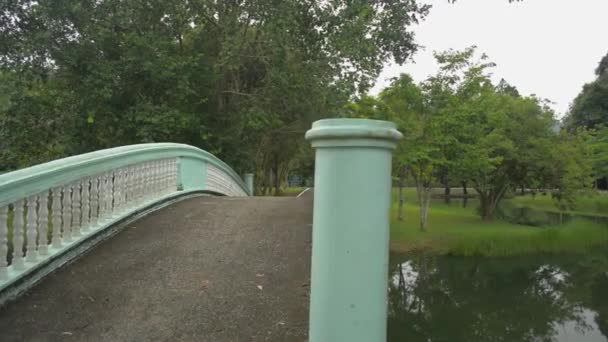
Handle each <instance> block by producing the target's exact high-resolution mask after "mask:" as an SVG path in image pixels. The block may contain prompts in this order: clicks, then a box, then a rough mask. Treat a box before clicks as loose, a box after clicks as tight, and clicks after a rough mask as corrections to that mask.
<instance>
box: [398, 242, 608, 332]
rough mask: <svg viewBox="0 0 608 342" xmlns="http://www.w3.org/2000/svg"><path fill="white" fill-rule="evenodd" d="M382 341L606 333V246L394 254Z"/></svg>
mask: <svg viewBox="0 0 608 342" xmlns="http://www.w3.org/2000/svg"><path fill="white" fill-rule="evenodd" d="M390 280H391V281H390V286H389V298H390V303H389V330H388V333H389V341H394V342H397V341H399V342H401V341H408V342H409V341H425V342H428V341H454V342H458V341H467V342H476V341H555V342H565V341H589V342H606V341H608V337H607V336H608V254H603V255H595V256H593V257H591V256H589V257H584V258H583V257H578V258H570V259H564V258H560V259H556V258H541V257H536V258H509V259H506V258H502V259H489V258H486V259H473V258H456V257H429V256H393V257H392V262H391V278H390Z"/></svg>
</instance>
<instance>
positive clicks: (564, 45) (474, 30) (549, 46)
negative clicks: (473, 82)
mask: <svg viewBox="0 0 608 342" xmlns="http://www.w3.org/2000/svg"><path fill="white" fill-rule="evenodd" d="M422 2H423V3H429V4H431V5H433V8H431V10H430V13H429V15H428V16H427V17H426V20H424V21H423V22H421V23H420V24H419V25H418V26H413V27H412V29H413V30H414V32H415V33H416V41H417V43H418V44H420V45H422V46H423V48H422V49H421V50H420V51H419V52H417V53H416V55H415V56H414V61H413V62H411V61H410V62H407V63H406V64H405V65H403V66H398V65H395V64H390V63H389V64H387V65H385V66H384V70H383V71H382V73H381V74H380V77H379V78H378V80H377V82H376V84H375V86H374V87H373V88H372V90H371V93H372V94H374V95H375V94H377V93H378V92H379V91H380V90H381V89H382V88H384V87H386V86H388V85H389V84H390V79H391V78H392V77H396V76H398V75H399V74H400V73H403V72H405V73H409V74H410V75H411V76H412V77H413V78H414V79H415V80H416V81H423V80H424V79H426V78H427V77H428V76H429V75H431V74H433V73H435V71H436V70H437V64H436V63H435V62H434V58H433V54H432V53H433V51H444V50H447V49H449V48H453V49H456V50H462V49H464V48H466V47H468V46H471V45H476V46H477V50H478V52H479V53H486V54H487V55H488V57H489V60H490V61H492V62H494V63H496V64H497V67H496V68H494V70H493V79H495V81H499V80H500V79H501V78H504V79H505V80H507V82H509V83H510V84H511V85H514V86H516V87H517V89H518V90H519V92H520V93H521V94H523V95H531V94H536V95H537V96H538V97H541V98H546V99H548V100H550V101H552V102H554V104H553V105H552V107H553V108H554V109H555V111H556V113H557V116H558V117H562V116H563V115H564V114H565V113H566V112H567V111H568V108H569V106H570V103H571V102H572V100H573V99H574V98H575V97H576V95H578V93H579V92H580V91H581V89H582V87H583V85H584V84H585V83H588V82H591V81H593V80H594V79H595V74H594V71H595V68H596V67H597V65H598V63H599V61H600V60H601V58H602V57H603V56H604V55H606V54H607V53H608V19H607V18H608V0H524V1H523V2H514V3H509V2H508V0H457V2H456V3H455V4H450V3H448V0H422Z"/></svg>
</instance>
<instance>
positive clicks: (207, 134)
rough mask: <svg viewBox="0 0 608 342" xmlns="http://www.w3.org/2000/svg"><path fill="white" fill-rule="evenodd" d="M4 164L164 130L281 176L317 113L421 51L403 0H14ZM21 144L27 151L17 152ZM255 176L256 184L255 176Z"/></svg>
mask: <svg viewBox="0 0 608 342" xmlns="http://www.w3.org/2000/svg"><path fill="white" fill-rule="evenodd" d="M3 4H4V5H3V10H2V11H0V34H1V35H2V39H0V69H1V71H0V78H1V79H2V80H6V79H10V80H11V81H10V86H8V84H9V83H4V81H3V84H4V85H6V86H5V87H10V88H11V89H13V90H14V92H12V93H9V94H6V95H4V93H3V97H2V98H0V132H1V133H0V134H1V137H2V139H0V141H1V142H0V144H2V145H1V146H0V163H1V165H2V167H0V169H4V170H6V169H13V168H17V167H22V166H26V165H30V164H33V163H37V162H42V161H46V160H49V159H52V158H57V157H60V156H65V155H70V154H76V153H82V152H87V151H91V150H95V149H100V148H105V147H111V146H117V145H124V144H131V143H139V142H155V141H174V142H183V143H188V144H192V145H195V146H198V147H201V148H204V149H206V150H208V151H210V152H212V153H214V154H216V155H218V156H219V157H220V158H222V159H224V160H226V161H227V162H228V163H230V164H231V165H233V166H234V167H235V168H236V169H237V170H239V171H246V170H253V169H256V170H258V173H260V172H262V170H264V173H262V174H259V175H258V176H260V177H257V179H258V180H259V181H261V182H264V181H265V182H266V183H268V182H270V179H274V180H276V179H279V178H281V177H284V173H285V170H286V169H288V165H289V164H290V162H291V161H292V159H293V156H294V155H295V153H294V152H295V151H297V150H298V149H299V146H300V145H301V144H302V142H303V138H302V136H303V133H304V131H305V130H306V129H307V128H308V127H310V122H311V121H312V120H315V119H318V118H321V117H329V116H334V115H335V114H336V112H337V111H338V110H339V108H342V107H343V106H344V104H345V103H346V101H347V100H348V99H349V97H350V96H351V95H352V94H354V93H356V92H358V91H364V90H366V89H367V88H368V87H369V86H370V83H371V82H372V81H373V80H374V79H375V78H376V76H377V75H378V73H379V72H380V70H381V68H382V65H383V64H384V63H385V62H386V61H387V60H389V59H391V60H395V61H397V62H398V63H402V62H404V61H406V60H407V59H408V58H409V57H410V56H411V55H412V53H413V52H414V51H415V50H416V49H417V47H418V46H417V45H416V43H415V41H414V35H413V33H412V32H411V31H410V30H409V26H410V25H411V24H413V23H415V22H417V21H418V20H420V19H422V18H424V17H425V15H426V14H427V12H428V10H429V6H426V5H420V4H418V3H417V2H416V1H414V0H399V1H388V0H381V1H374V2H351V1H339V0H336V1H328V2H318V1H313V0H307V1H300V0H298V1H295V0H288V1H280V2H276V1H268V0H260V1H244V0H238V1H219V2H218V1H210V0H190V1H184V2H175V1H160V0H153V1H149V0H146V1H143V0H133V1H121V0H102V1H79V0H59V1H57V0H37V1H34V0H6V1H5V2H4V3H3ZM17 151H18V152H17ZM258 185H259V184H258Z"/></svg>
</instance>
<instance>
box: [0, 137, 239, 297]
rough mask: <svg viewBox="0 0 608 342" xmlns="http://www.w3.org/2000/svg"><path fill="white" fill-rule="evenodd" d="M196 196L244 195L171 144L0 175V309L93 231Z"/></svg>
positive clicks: (213, 162) (231, 178)
mask: <svg viewBox="0 0 608 342" xmlns="http://www.w3.org/2000/svg"><path fill="white" fill-rule="evenodd" d="M196 192H207V193H213V194H219V195H226V196H248V195H251V190H250V188H248V186H247V185H246V184H245V182H244V181H243V180H242V179H241V177H239V176H238V175H237V174H236V173H235V172H234V171H233V170H232V169H231V168H230V167H229V166H228V165H226V164H225V163H224V162H222V161H221V160H219V159H218V158H216V157H215V156H214V155H212V154H210V153H208V152H205V151H203V150H200V149H198V148H195V147H192V146H188V145H182V144H171V143H161V144H141V145H131V146H123V147H117V148H112V149H107V150H101V151H96V152H92V153H87V154H82V155H78V156H73V157H69V158H64V159H59V160H55V161H51V162H48V163H45V164H40V165H36V166H32V167H29V168H26V169H22V170H17V171H14V172H9V173H5V174H2V175H0V304H1V303H2V302H3V300H5V299H10V298H5V297H6V296H3V293H5V292H7V291H8V290H9V289H10V288H12V287H14V284H16V283H19V282H23V280H24V279H25V278H27V277H26V276H27V275H28V274H31V273H35V272H37V271H40V270H41V269H42V268H44V267H46V268H48V265H49V264H51V263H53V262H55V264H58V263H57V262H56V260H57V259H58V258H60V257H62V256H64V255H66V254H68V253H69V252H70V250H72V249H74V248H76V247H78V246H80V245H82V244H84V243H85V242H87V241H89V240H90V239H91V238H92V237H94V236H97V235H99V233H100V231H104V230H106V229H108V228H109V227H112V226H113V225H115V224H116V223H117V222H120V221H123V220H125V219H126V218H128V217H131V216H133V215H134V214H136V213H140V212H142V211H144V210H146V209H147V208H151V207H153V206H155V205H157V204H159V203H163V202H166V201H169V200H171V199H174V198H177V197H181V196H185V195H188V194H192V193H196ZM65 262H67V261H64V262H63V263H65ZM47 273H48V270H47ZM23 288H24V287H23V286H22V287H21V289H20V290H18V291H17V292H19V291H22V290H23ZM11 296H12V297H14V296H16V292H15V291H13V294H12V295H11ZM9 297H10V296H9Z"/></svg>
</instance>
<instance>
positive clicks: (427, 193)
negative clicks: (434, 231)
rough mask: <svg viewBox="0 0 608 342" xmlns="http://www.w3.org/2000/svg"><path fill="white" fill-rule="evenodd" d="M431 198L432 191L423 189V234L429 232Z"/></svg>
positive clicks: (421, 226)
mask: <svg viewBox="0 0 608 342" xmlns="http://www.w3.org/2000/svg"><path fill="white" fill-rule="evenodd" d="M430 197H431V189H427V188H425V187H421V194H420V231H421V232H426V231H427V223H428V214H429V204H430Z"/></svg>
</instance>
